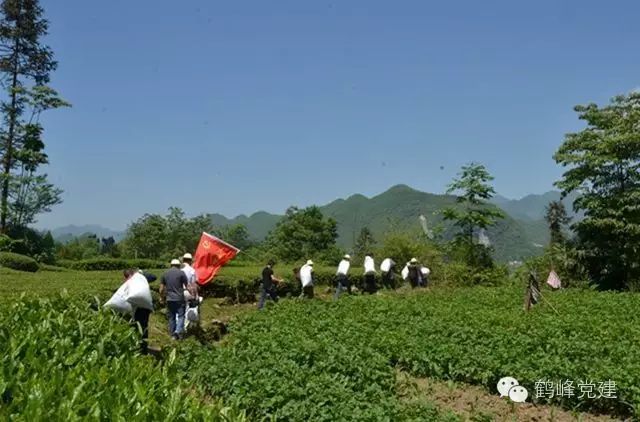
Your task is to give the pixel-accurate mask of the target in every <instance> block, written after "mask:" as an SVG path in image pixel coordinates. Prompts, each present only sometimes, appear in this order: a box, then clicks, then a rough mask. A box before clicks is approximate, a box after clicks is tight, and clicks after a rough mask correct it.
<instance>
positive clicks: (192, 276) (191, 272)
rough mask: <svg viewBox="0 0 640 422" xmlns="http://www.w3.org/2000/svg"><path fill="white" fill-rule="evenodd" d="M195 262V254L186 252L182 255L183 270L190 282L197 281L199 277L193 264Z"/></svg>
mask: <svg viewBox="0 0 640 422" xmlns="http://www.w3.org/2000/svg"><path fill="white" fill-rule="evenodd" d="M192 263H193V256H191V254H190V253H186V254H184V255H183V256H182V272H183V273H184V274H185V275H186V276H187V281H188V282H189V283H197V282H198V278H197V276H196V270H195V269H194V268H193V267H192V266H191V264H192Z"/></svg>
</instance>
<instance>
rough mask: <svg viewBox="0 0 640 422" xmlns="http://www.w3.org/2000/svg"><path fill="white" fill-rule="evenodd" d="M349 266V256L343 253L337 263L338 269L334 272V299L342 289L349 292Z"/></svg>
mask: <svg viewBox="0 0 640 422" xmlns="http://www.w3.org/2000/svg"><path fill="white" fill-rule="evenodd" d="M350 267H351V256H350V255H345V256H344V257H343V258H342V261H340V264H338V271H337V272H336V284H337V285H336V293H335V294H334V295H333V298H334V299H336V300H337V299H338V298H339V297H340V294H341V293H342V291H343V290H346V291H347V293H349V294H351V283H350V282H349V268H350Z"/></svg>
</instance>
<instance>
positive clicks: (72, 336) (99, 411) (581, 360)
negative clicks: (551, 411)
mask: <svg viewBox="0 0 640 422" xmlns="http://www.w3.org/2000/svg"><path fill="white" fill-rule="evenodd" d="M257 270H259V269H258V268H233V267H230V268H229V269H228V272H227V273H225V274H224V276H226V277H227V278H229V279H231V278H234V277H237V278H246V277H248V276H249V275H250V274H251V275H253V274H255V272H256V271H257ZM158 275H159V273H158ZM285 275H286V274H285ZM0 279H1V282H0V319H1V321H0V323H1V325H0V336H1V338H0V344H1V346H0V348H1V350H0V354H1V356H2V359H3V372H2V376H1V378H0V397H2V401H0V405H1V406H2V407H0V418H2V419H6V418H8V419H15V420H39V419H43V418H53V419H54V420H57V419H60V418H61V417H62V416H64V419H66V420H73V419H80V418H83V417H90V418H93V419H110V418H116V419H117V418H121V417H122V416H123V415H124V414H127V412H130V414H131V415H133V416H132V417H131V418H129V419H131V420H148V419H149V418H152V419H153V418H154V417H156V416H157V415H159V414H161V412H162V411H163V406H162V403H172V404H171V407H170V409H171V411H172V412H173V413H171V414H172V415H174V416H175V417H174V419H176V420H199V419H202V418H207V419H215V418H218V419H224V418H227V419H239V418H243V417H245V416H246V418H248V419H249V420H265V419H267V420H269V419H273V420H322V421H330V420H416V421H417V420H458V417H457V416H456V415H453V414H451V413H450V412H449V411H448V410H446V409H439V408H438V407H437V406H435V405H434V404H433V403H431V402H430V401H429V397H425V400H423V401H420V402H417V403H416V402H407V401H406V400H403V398H402V397H401V394H400V391H402V390H404V389H406V386H404V385H401V384H402V382H404V381H402V380H404V379H405V377H404V376H403V377H399V374H404V375H408V376H409V377H413V378H414V379H418V378H430V379H436V380H445V381H455V382H457V383H463V384H467V385H468V384H473V385H479V386H481V387H483V388H484V389H485V390H486V392H487V394H488V395H497V391H496V383H497V381H498V380H499V379H500V378H501V377H504V376H512V377H515V378H517V379H518V380H519V381H520V383H521V384H522V385H523V386H525V387H526V388H527V389H528V390H529V397H530V399H529V401H531V399H532V397H533V396H534V392H535V390H536V382H537V381H539V380H554V381H557V380H571V381H573V382H574V383H575V384H578V383H580V382H582V381H587V380H588V381H591V382H593V383H595V384H596V385H597V384H598V383H599V382H605V381H613V382H615V388H616V397H615V398H604V397H601V398H589V397H586V396H585V397H579V391H578V392H577V393H576V394H574V395H573V396H571V397H568V396H566V395H565V396H563V397H558V396H556V397H554V398H540V399H534V401H536V402H537V403H540V404H554V405H558V406H561V407H563V408H565V409H573V410H578V411H590V412H604V413H606V414H609V415H613V416H615V417H623V418H638V417H640V347H639V346H638V344H640V315H639V314H638V312H637V310H638V309H640V296H638V295H634V294H629V293H598V292H593V291H580V290H566V291H561V292H546V293H545V296H546V297H547V298H548V300H549V301H551V302H552V303H553V306H554V308H555V309H556V310H557V312H558V313H556V312H554V311H553V310H552V309H551V308H550V307H549V306H547V305H546V304H541V305H537V306H536V307H534V308H533V310H532V311H531V312H529V313H524V312H523V311H522V295H523V289H522V287H521V286H504V287H493V288H488V287H486V288H483V287H475V288H464V289H451V288H439V287H438V286H437V285H435V286H433V287H431V288H430V289H428V290H427V291H421V292H411V291H401V292H399V293H395V292H393V293H392V292H389V293H383V294H380V295H377V296H359V295H356V296H352V297H348V296H345V297H343V298H341V299H340V300H339V301H338V302H333V301H331V300H327V299H320V300H313V301H301V300H297V299H289V300H283V301H281V302H280V303H278V304H277V305H275V306H273V304H270V306H268V307H267V309H266V310H265V311H264V312H256V311H255V310H254V309H255V308H254V306H253V305H252V304H248V305H221V304H220V303H219V302H216V301H215V300H214V299H209V300H207V301H205V303H206V302H210V303H214V304H215V305H210V306H209V307H206V308H205V309H204V319H205V321H206V320H207V319H209V318H216V317H218V316H219V315H221V314H225V315H227V316H231V315H233V318H232V319H231V324H230V334H229V335H228V336H226V337H225V338H224V340H223V341H222V342H219V343H211V344H207V345H201V344H200V343H196V342H194V341H185V342H183V343H179V344H175V343H174V344H172V345H168V346H167V347H165V349H164V351H163V355H164V356H165V359H164V360H163V361H162V363H153V361H152V359H151V358H145V357H140V356H137V354H136V352H135V347H134V341H133V338H132V337H131V335H130V334H131V330H130V329H129V328H128V327H127V326H126V323H124V322H123V321H122V320H121V319H119V318H116V317H113V316H111V315H110V314H109V313H108V312H96V311H93V310H91V309H90V308H89V306H88V303H89V301H90V300H91V299H90V297H91V296H93V295H96V294H97V295H98V296H100V297H101V298H102V299H104V298H106V297H108V296H109V294H110V293H111V291H113V290H114V289H115V288H116V287H117V286H118V284H119V282H120V275H119V273H117V272H104V273H103V272H92V273H81V272H59V273H58V272H56V273H53V272H41V273H35V274H25V273H16V272H12V271H8V270H6V269H5V270H3V269H0ZM63 288H64V289H66V290H67V291H68V294H69V297H68V298H63V299H56V298H55V297H56V296H57V294H58V292H59V291H60V290H61V289H63ZM23 292H26V295H27V297H52V298H54V299H53V300H51V301H49V300H44V301H43V300H36V301H29V300H30V299H28V298H21V294H22V293H23ZM230 310H232V311H230ZM154 318H155V322H154V324H155V325H156V329H157V330H158V331H162V330H163V329H164V326H163V324H164V321H162V318H161V314H160V313H159V312H156V315H155V316H154ZM159 336H160V334H159V332H158V333H155V332H153V331H152V339H151V343H152V344H153V343H154V342H156V343H158V342H159V343H161V344H164V340H162V339H161V338H159ZM154 337H155V338H154ZM84 357H88V358H87V359H84ZM15 374H18V375H17V376H16V375H15ZM125 378H126V379H127V382H120V380H121V379H125ZM43 379H46V381H47V382H44V381H42V380H43ZM49 381H51V382H49ZM34 392H35V393H34ZM94 396H95V398H93V397H94ZM127 400H129V401H127ZM194 401H195V402H197V403H201V404H202V406H195V407H196V408H197V409H198V410H193V409H194V406H193V403H194ZM45 403H46V405H45ZM127 403H128V404H127ZM157 403H160V404H157ZM3 412H4V413H3ZM198 412H199V413H198Z"/></svg>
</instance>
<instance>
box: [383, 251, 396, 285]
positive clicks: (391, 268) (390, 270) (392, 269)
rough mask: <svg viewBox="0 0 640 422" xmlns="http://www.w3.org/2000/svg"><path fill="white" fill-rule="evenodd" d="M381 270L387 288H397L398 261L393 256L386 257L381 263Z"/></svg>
mask: <svg viewBox="0 0 640 422" xmlns="http://www.w3.org/2000/svg"><path fill="white" fill-rule="evenodd" d="M380 272H382V285H383V286H384V287H385V288H386V289H393V290H395V288H396V263H395V261H394V260H393V259H391V258H385V260H384V261H382V264H380Z"/></svg>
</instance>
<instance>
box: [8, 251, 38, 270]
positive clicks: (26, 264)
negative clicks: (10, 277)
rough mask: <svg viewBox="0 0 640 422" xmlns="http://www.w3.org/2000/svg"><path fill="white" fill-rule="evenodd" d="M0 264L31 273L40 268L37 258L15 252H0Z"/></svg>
mask: <svg viewBox="0 0 640 422" xmlns="http://www.w3.org/2000/svg"><path fill="white" fill-rule="evenodd" d="M0 266H2V267H7V268H11V269H12V270H17V271H26V272H30V273H35V272H36V271H38V269H39V268H40V266H39V265H38V262H37V261H36V260H35V259H33V258H30V257H28V256H25V255H20V254H17V253H13V252H0Z"/></svg>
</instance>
